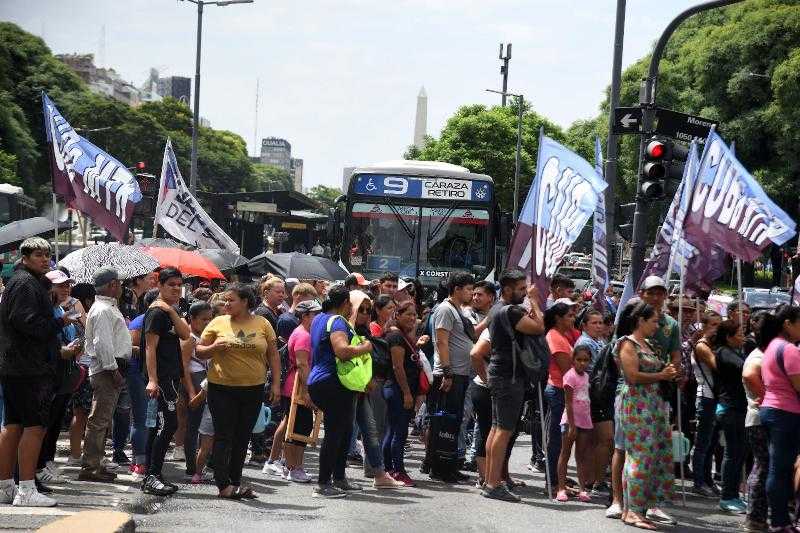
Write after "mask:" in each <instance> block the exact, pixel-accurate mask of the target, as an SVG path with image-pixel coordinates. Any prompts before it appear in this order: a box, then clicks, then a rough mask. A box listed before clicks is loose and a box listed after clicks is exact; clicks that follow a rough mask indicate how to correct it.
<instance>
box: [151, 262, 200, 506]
mask: <svg viewBox="0 0 800 533" xmlns="http://www.w3.org/2000/svg"><path fill="white" fill-rule="evenodd" d="M182 288H183V276H182V275H181V273H180V271H179V270H178V269H176V268H165V269H163V270H162V271H161V272H159V274H158V293H159V296H158V299H156V301H154V302H153V304H152V305H151V306H150V308H149V309H148V310H147V313H146V315H145V319H144V327H143V328H142V349H141V353H143V354H145V361H146V364H145V368H144V370H145V372H146V376H147V387H146V392H147V395H148V396H149V397H150V398H151V400H152V399H156V401H157V402H158V416H157V417H156V426H155V427H152V428H150V433H149V435H148V439H147V452H146V453H147V456H148V458H149V462H148V467H147V477H146V478H145V479H144V481H143V482H142V491H144V492H146V493H148V494H155V495H157V496H166V495H169V494H172V493H174V492H175V491H176V490H177V489H178V488H177V486H176V485H174V484H172V483H167V482H165V481H164V479H163V477H162V475H161V470H162V468H163V466H164V456H165V455H166V454H167V448H168V447H169V441H170V440H172V436H173V435H174V434H175V430H176V429H177V427H178V417H177V413H176V409H177V402H178V390H179V387H180V383H181V377H182V376H183V367H182V364H181V345H180V341H181V340H187V339H188V338H189V333H190V329H189V325H188V324H187V323H186V322H185V321H184V320H183V319H182V318H181V317H180V315H179V314H178V312H177V311H176V309H175V306H176V305H177V304H178V301H179V300H180V296H181V289H182ZM149 410H150V409H149V408H148V411H149Z"/></svg>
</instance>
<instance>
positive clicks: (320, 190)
mask: <svg viewBox="0 0 800 533" xmlns="http://www.w3.org/2000/svg"><path fill="white" fill-rule="evenodd" d="M341 195H342V191H340V190H339V189H337V188H335V187H328V186H326V185H315V186H313V187H311V190H309V191H308V196H309V198H311V199H312V200H316V201H317V202H319V203H320V204H321V205H322V212H323V213H327V212H328V209H329V208H331V207H333V206H334V205H336V204H335V201H336V199H337V198H338V197H339V196H341Z"/></svg>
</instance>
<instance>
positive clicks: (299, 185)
mask: <svg viewBox="0 0 800 533" xmlns="http://www.w3.org/2000/svg"><path fill="white" fill-rule="evenodd" d="M291 163H292V179H293V183H294V190H295V191H297V192H303V160H302V159H297V158H295V157H293V158H292V161H291Z"/></svg>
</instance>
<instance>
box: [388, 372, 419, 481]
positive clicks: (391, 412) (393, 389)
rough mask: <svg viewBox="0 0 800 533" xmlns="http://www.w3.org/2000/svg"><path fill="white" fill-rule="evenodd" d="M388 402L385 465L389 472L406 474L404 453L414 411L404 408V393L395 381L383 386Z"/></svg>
mask: <svg viewBox="0 0 800 533" xmlns="http://www.w3.org/2000/svg"><path fill="white" fill-rule="evenodd" d="M383 397H384V399H385V400H386V422H387V424H386V433H385V434H384V436H383V463H384V466H385V468H386V471H387V472H405V471H406V468H405V463H404V457H403V453H404V451H405V445H406V440H407V439H408V424H409V422H410V421H411V417H412V416H414V410H413V408H411V409H406V408H405V407H404V406H403V391H401V390H400V386H399V385H398V384H397V383H395V382H394V381H387V382H386V383H385V384H384V386H383Z"/></svg>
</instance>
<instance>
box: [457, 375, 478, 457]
mask: <svg viewBox="0 0 800 533" xmlns="http://www.w3.org/2000/svg"><path fill="white" fill-rule="evenodd" d="M469 382H470V383H472V380H470V381H469ZM470 390H471V389H470V387H469V385H467V390H466V392H465V393H464V414H463V415H462V416H463V418H462V419H461V431H459V432H458V456H459V457H465V456H466V453H467V446H468V445H469V446H472V442H471V441H470V439H468V437H467V435H468V434H473V433H474V431H475V416H474V414H473V412H472V399H471V398H470ZM468 441H469V442H468Z"/></svg>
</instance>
